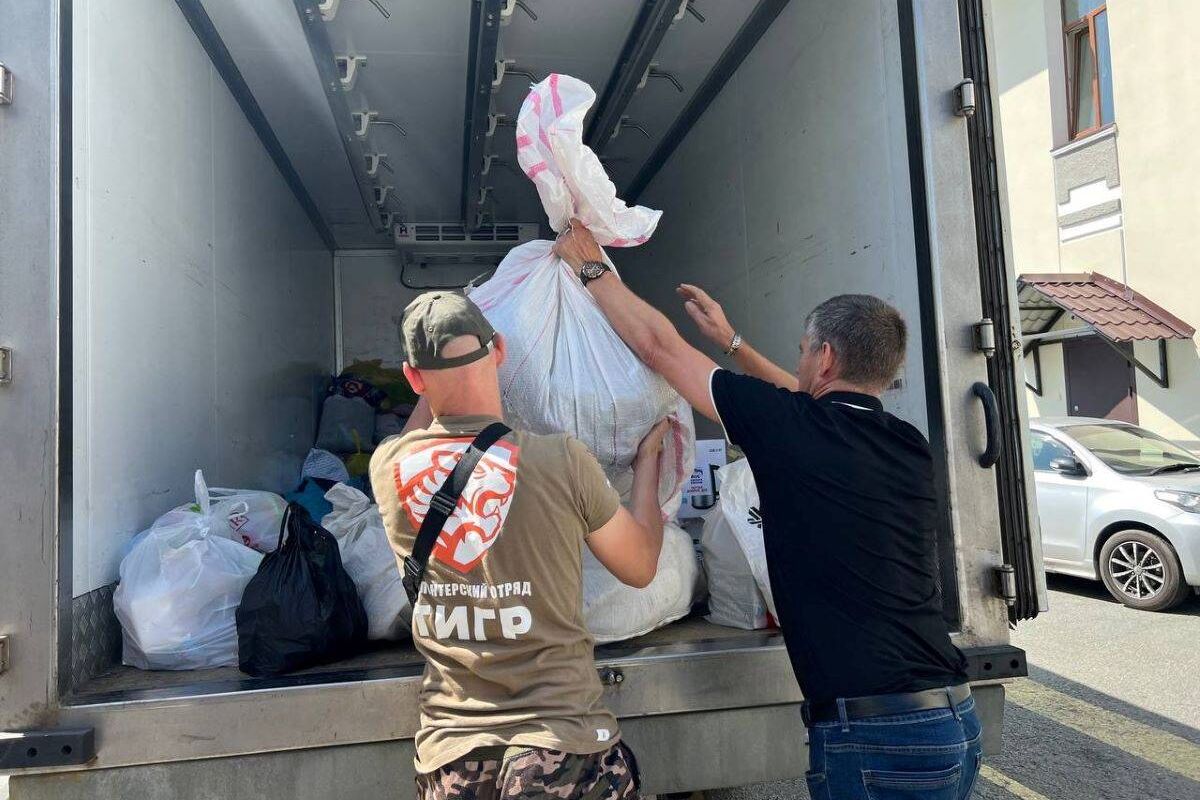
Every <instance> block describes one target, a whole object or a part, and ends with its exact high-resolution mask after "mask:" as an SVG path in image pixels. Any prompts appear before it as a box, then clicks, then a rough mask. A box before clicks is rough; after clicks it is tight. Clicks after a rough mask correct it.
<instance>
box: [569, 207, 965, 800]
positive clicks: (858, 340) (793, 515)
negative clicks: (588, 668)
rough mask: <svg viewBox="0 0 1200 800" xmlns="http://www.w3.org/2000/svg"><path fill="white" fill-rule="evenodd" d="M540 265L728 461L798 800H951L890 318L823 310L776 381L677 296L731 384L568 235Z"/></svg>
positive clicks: (712, 314) (930, 570) (931, 606)
mask: <svg viewBox="0 0 1200 800" xmlns="http://www.w3.org/2000/svg"><path fill="white" fill-rule="evenodd" d="M556 252H557V253H558V254H559V256H561V257H562V258H563V259H564V260H566V261H567V262H568V263H569V264H570V265H571V266H572V267H573V268H574V269H576V270H577V271H578V273H579V277H580V280H581V281H582V282H583V284H584V285H585V286H586V287H587V288H588V290H589V291H590V292H591V293H592V296H593V297H594V298H595V299H596V301H597V302H598V303H599V305H600V307H601V308H602V309H603V310H604V313H605V315H606V316H607V317H608V319H609V322H610V323H611V324H612V326H613V328H614V329H615V330H616V331H617V333H618V334H619V335H620V336H621V338H622V339H624V341H625V343H626V344H628V345H629V347H630V348H631V349H633V351H634V352H635V353H637V354H638V356H639V357H640V358H641V359H642V360H643V361H644V362H645V363H646V364H647V365H648V366H649V367H650V368H651V369H653V370H655V371H656V372H658V373H659V374H661V375H662V376H663V377H664V378H666V379H667V381H668V382H670V383H671V385H672V386H674V387H675V389H676V390H678V391H679V393H680V394H682V395H683V397H684V398H685V399H686V400H687V401H688V402H689V403H691V404H692V407H693V408H695V409H696V411H698V412H700V413H701V414H703V415H705V416H706V417H708V418H709V419H712V420H714V421H717V422H720V423H721V424H722V426H723V427H724V428H725V432H726V435H727V436H728V437H729V440H730V441H731V442H733V443H734V444H736V445H738V446H739V447H740V448H741V449H742V451H743V452H744V453H745V454H746V459H747V460H748V461H749V463H750V469H751V471H752V472H753V474H754V479H755V483H756V484H757V486H758V492H759V500H760V505H761V511H762V516H763V535H764V540H765V545H766V553H767V567H768V572H769V574H770V579H771V591H772V593H773V595H774V597H775V606H776V610H777V612H778V614H779V622H780V625H781V626H782V627H783V631H784V635H785V639H786V642H787V648H788V654H789V656H790V658H791V661H792V667H793V669H794V670H795V673H796V678H797V680H798V681H799V683H800V688H801V689H802V690H803V692H804V696H805V704H804V708H803V711H804V718H805V723H806V724H807V725H808V726H809V728H810V734H809V739H810V745H809V748H810V749H809V761H810V767H811V768H810V770H809V772H808V776H807V777H808V783H809V789H810V792H811V794H812V796H813V798H814V799H815V800H821V798H851V797H853V798H859V797H867V796H869V797H910V798H917V797H930V798H934V797H937V798H965V797H968V796H969V794H970V792H971V790H972V786H973V784H974V781H975V777H976V775H977V773H978V770H979V764H980V740H979V734H980V727H979V721H978V719H977V718H976V715H975V710H974V708H975V704H974V700H973V699H972V698H971V694H970V689H969V687H968V686H967V677H966V673H965V668H966V661H965V659H964V658H963V655H962V653H960V652H959V651H958V649H957V648H956V647H955V646H954V645H953V644H952V643H951V642H950V636H949V633H948V631H947V629H946V624H945V622H944V620H943V617H942V601H941V595H940V592H939V588H938V582H937V570H938V564H937V549H936V539H935V529H936V509H937V497H936V493H935V489H934V481H933V456H932V454H931V452H930V449H929V443H928V442H927V441H926V440H925V437H924V436H923V435H922V434H921V432H920V431H918V430H917V429H916V428H914V427H913V426H912V425H910V424H909V423H907V422H904V421H903V420H900V419H897V418H896V417H894V416H892V415H891V414H888V413H887V412H885V411H884V410H883V405H882V403H881V402H880V399H879V397H880V394H881V393H882V392H883V390H884V389H885V388H886V387H887V386H888V385H889V384H890V383H891V382H892V380H893V378H894V377H895V375H896V373H897V371H898V370H899V368H900V365H901V364H902V362H903V359H904V351H905V343H906V339H907V333H906V327H905V323H904V320H903V318H902V317H901V316H900V314H899V313H898V312H897V311H896V310H895V309H894V308H892V307H891V306H889V305H888V304H886V303H884V302H883V301H882V300H879V299H878V298H875V297H872V296H870V295H840V296H838V297H833V298H830V299H829V300H826V301H825V302H823V303H821V304H820V305H819V306H817V308H816V309H814V310H813V312H812V313H811V314H810V315H809V317H808V319H807V321H806V325H805V331H806V332H805V335H804V337H803V338H802V340H801V342H800V357H799V363H798V366H797V369H796V372H795V373H794V374H792V373H789V372H787V371H786V370H784V369H783V368H781V367H779V366H777V365H775V364H774V363H772V362H771V361H770V360H768V359H767V358H766V357H764V356H762V355H761V354H759V353H758V352H756V351H755V350H754V349H753V348H752V347H751V346H750V345H749V344H748V343H746V342H744V341H743V340H742V338H741V337H740V336H738V335H737V334H736V332H735V331H734V329H733V328H732V326H730V325H729V323H728V321H727V320H726V318H725V315H724V313H723V311H722V309H721V306H720V305H719V304H718V303H717V302H716V301H714V300H713V299H712V298H711V297H709V296H708V295H707V294H705V293H704V292H703V291H701V290H700V289H698V288H696V287H694V286H689V285H686V284H685V285H683V286H681V287H680V288H679V294H680V295H681V297H682V298H683V300H684V302H685V308H686V310H687V312H688V315H689V316H691V317H692V319H693V320H694V321H695V322H696V323H697V325H698V326H699V327H700V329H701V331H702V332H703V333H704V334H705V336H707V337H708V338H709V339H710V340H712V341H714V342H716V343H717V344H718V345H720V346H721V347H722V348H723V349H724V350H725V352H726V353H727V354H729V355H732V356H733V359H734V361H735V362H736V363H737V365H738V366H739V367H740V368H741V369H742V370H744V371H745V372H746V373H747V374H746V375H737V374H734V373H732V372H729V371H726V370H723V369H719V368H718V367H717V365H716V364H715V363H714V362H713V361H712V360H711V359H710V358H708V357H707V356H705V355H704V354H703V353H701V352H700V351H698V350H696V349H695V348H693V347H692V346H690V345H689V344H687V342H685V341H684V339H683V337H681V336H680V335H679V332H678V331H677V330H675V327H674V325H672V324H671V322H670V321H669V320H668V319H667V318H666V317H665V316H664V315H663V314H662V313H661V312H659V311H657V310H656V309H654V308H652V307H651V306H650V305H648V304H647V303H646V302H645V301H643V300H641V299H640V298H638V297H637V296H636V295H634V294H633V293H632V292H631V291H629V289H628V288H627V287H626V286H625V285H624V284H623V283H622V282H621V280H620V279H619V278H618V277H617V276H616V275H614V274H613V273H612V271H611V270H610V269H609V268H608V267H607V266H606V265H605V264H604V263H603V255H602V253H601V251H600V248H599V247H598V246H597V245H596V243H595V240H594V239H593V238H592V236H591V234H590V233H589V232H588V231H587V230H586V229H585V228H583V226H582V225H581V224H580V223H578V222H577V221H575V222H573V223H572V227H571V229H570V230H568V231H567V232H565V233H564V234H563V235H562V236H561V237H560V238H559V241H558V244H557V246H556ZM864 792H869V793H868V794H864Z"/></svg>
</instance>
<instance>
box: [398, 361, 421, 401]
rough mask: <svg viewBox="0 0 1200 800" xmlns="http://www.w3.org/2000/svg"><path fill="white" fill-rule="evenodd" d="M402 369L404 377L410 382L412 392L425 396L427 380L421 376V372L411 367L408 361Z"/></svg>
mask: <svg viewBox="0 0 1200 800" xmlns="http://www.w3.org/2000/svg"><path fill="white" fill-rule="evenodd" d="M401 367H402V368H403V370H404V377H405V378H406V379H407V380H408V385H409V386H411V387H412V390H413V391H414V392H416V393H417V394H421V395H423V394H425V378H424V377H422V376H421V370H419V369H417V368H416V367H411V366H409V364H408V362H407V361H405V362H404V363H403V364H402V365H401Z"/></svg>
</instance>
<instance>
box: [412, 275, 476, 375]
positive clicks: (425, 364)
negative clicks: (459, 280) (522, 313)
mask: <svg viewBox="0 0 1200 800" xmlns="http://www.w3.org/2000/svg"><path fill="white" fill-rule="evenodd" d="M400 329H401V334H402V336H403V337H404V350H405V352H406V354H407V358H408V364H409V366H411V367H415V368H417V369H453V368H454V367H464V366H466V365H467V364H470V363H472V362H475V361H478V360H479V359H481V358H483V357H484V356H486V355H487V354H488V344H490V343H491V341H492V339H493V338H494V337H495V336H496V331H495V330H494V329H493V328H492V326H491V323H489V322H488V321H487V318H485V317H484V316H483V312H482V311H480V310H479V306H477V305H475V304H474V303H473V302H471V301H470V300H469V299H468V298H467V297H465V296H464V295H461V294H459V293H458V292H452V291H445V290H443V291H436V292H426V293H425V294H423V295H421V296H420V297H418V298H417V299H415V300H413V301H412V302H411V303H409V304H408V308H406V309H404V321H403V322H402V323H401V325H400ZM460 336H474V337H475V338H476V339H478V340H479V349H478V350H473V351H471V352H470V353H466V354H464V355H461V356H454V357H451V358H446V357H445V356H443V355H442V351H443V349H444V348H445V347H446V345H448V344H449V343H450V342H452V341H454V340H455V339H457V338H458V337H460Z"/></svg>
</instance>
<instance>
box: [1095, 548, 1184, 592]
mask: <svg viewBox="0 0 1200 800" xmlns="http://www.w3.org/2000/svg"><path fill="white" fill-rule="evenodd" d="M1100 577H1101V578H1103V579H1104V586H1105V588H1107V589H1108V591H1109V593H1110V594H1111V595H1112V596H1113V597H1115V598H1117V599H1118V600H1120V601H1121V602H1122V603H1124V604H1125V605H1127V606H1129V607H1130V608H1138V609H1141V610H1143V611H1166V610H1167V609H1169V608H1173V607H1175V606H1176V605H1178V604H1179V603H1180V602H1182V601H1183V599H1184V597H1186V596H1187V593H1188V586H1187V584H1185V583H1184V582H1183V570H1182V569H1180V567H1179V559H1178V558H1176V557H1175V551H1174V550H1173V549H1172V548H1171V545H1170V544H1168V543H1167V542H1166V540H1165V539H1162V538H1161V537H1159V536H1155V535H1154V534H1153V533H1147V532H1146V531H1139V530H1127V531H1119V532H1118V533H1114V534H1113V535H1112V536H1111V537H1109V539H1108V541H1106V542H1105V543H1104V547H1102V548H1101V549H1100Z"/></svg>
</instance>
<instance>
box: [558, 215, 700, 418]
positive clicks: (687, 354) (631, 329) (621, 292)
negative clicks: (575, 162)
mask: <svg viewBox="0 0 1200 800" xmlns="http://www.w3.org/2000/svg"><path fill="white" fill-rule="evenodd" d="M554 252H555V253H556V254H557V255H558V256H559V258H561V259H563V260H564V261H566V262H567V263H568V264H570V265H571V267H572V268H573V269H574V270H575V271H576V272H578V271H579V270H580V268H581V267H582V266H583V264H584V263H585V262H602V261H603V259H604V256H603V253H602V252H601V251H600V246H599V245H597V244H596V240H595V239H593V238H592V234H591V233H590V232H589V231H588V230H587V228H585V227H583V224H582V223H580V222H579V221H577V220H572V222H571V229H570V230H568V231H566V232H565V233H563V235H562V236H560V237H559V239H558V242H556V243H555V245H554ZM587 289H588V291H590V292H591V293H592V296H593V297H594V298H596V302H597V303H599V305H600V308H601V310H602V311H604V315H605V316H606V317H608V321H609V324H611V325H612V326H613V330H615V331H616V332H617V335H618V336H620V337H621V339H622V340H623V341H624V342H625V344H627V345H629V349H630V350H632V351H633V352H634V353H635V354H636V355H637V357H638V358H640V359H641V360H642V362H643V363H644V364H645V365H646V366H648V367H649V368H650V369H652V370H654V371H655V372H657V373H658V374H659V375H662V376H663V378H665V379H666V381H667V383H669V384H671V386H672V387H674V388H675V391H677V392H679V393H680V394H681V395H683V399H684V400H687V401H688V403H690V404H691V406H692V408H694V409H695V410H696V411H699V412H700V413H701V414H703V415H704V416H706V417H708V418H709V419H711V420H713V421H715V422H720V418H719V417H718V416H717V411H716V409H715V408H714V407H713V401H712V395H710V394H709V386H708V384H709V379H710V376H711V375H712V371H713V370H714V369H716V368H717V365H716V362H714V361H713V360H712V359H711V358H709V357H708V356H706V355H704V354H703V353H701V352H700V351H699V350H697V349H696V348H694V347H692V346H691V345H690V344H688V343H687V342H686V341H684V339H683V337H682V336H680V335H679V331H677V330H676V329H675V326H674V325H672V324H671V321H670V320H669V319H667V318H666V316H665V315H664V314H663V313H662V312H661V311H659V310H658V309H656V308H654V307H653V306H651V305H650V304H649V303H647V302H646V301H645V300H643V299H641V298H640V297H638V296H637V295H636V294H634V293H633V292H631V291H630V290H629V287H628V286H626V285H625V284H624V283H623V282H622V281H621V279H620V278H618V277H617V276H616V275H614V274H613V273H611V272H606V273H604V274H602V275H600V277H597V278H595V279H594V280H590V281H588V283H587Z"/></svg>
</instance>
